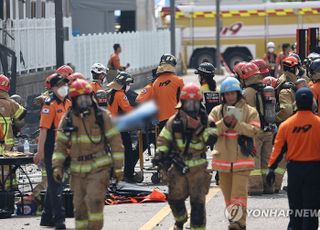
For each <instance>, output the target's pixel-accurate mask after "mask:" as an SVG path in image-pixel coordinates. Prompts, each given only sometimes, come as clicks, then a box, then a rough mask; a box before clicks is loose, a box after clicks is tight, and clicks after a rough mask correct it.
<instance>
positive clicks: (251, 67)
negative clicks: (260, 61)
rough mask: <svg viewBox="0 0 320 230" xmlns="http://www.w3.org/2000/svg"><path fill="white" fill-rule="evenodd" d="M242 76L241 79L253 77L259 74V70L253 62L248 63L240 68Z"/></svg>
mask: <svg viewBox="0 0 320 230" xmlns="http://www.w3.org/2000/svg"><path fill="white" fill-rule="evenodd" d="M241 71H242V73H243V74H242V75H241V76H240V78H241V79H248V78H250V77H252V76H254V75H257V74H261V72H260V71H259V68H258V66H257V65H256V64H254V63H253V62H248V63H246V64H245V65H243V66H242V68H241Z"/></svg>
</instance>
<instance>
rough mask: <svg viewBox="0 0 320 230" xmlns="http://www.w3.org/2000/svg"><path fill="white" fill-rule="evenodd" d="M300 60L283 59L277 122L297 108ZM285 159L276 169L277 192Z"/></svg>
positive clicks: (279, 81) (277, 96) (277, 90)
mask: <svg viewBox="0 0 320 230" xmlns="http://www.w3.org/2000/svg"><path fill="white" fill-rule="evenodd" d="M298 64H299V62H298V60H297V59H296V58H295V57H287V58H285V59H284V60H283V61H282V65H283V71H284V72H283V74H282V75H281V76H280V77H279V79H278V83H277V87H276V89H275V90H276V98H277V110H276V111H277V115H276V123H277V124H278V127H279V125H280V124H281V123H282V122H283V121H285V120H287V119H288V118H289V117H290V116H291V115H292V114H293V113H294V112H295V110H296V103H295V91H296V88H295V84H294V83H295V82H296V81H297V76H296V73H297V71H298ZM285 165H286V162H285V159H283V160H282V162H280V163H279V164H278V168H277V169H276V170H275V173H276V181H275V185H274V187H275V188H274V189H275V192H279V191H280V190H281V185H282V180H283V176H284V173H285V171H286V169H285Z"/></svg>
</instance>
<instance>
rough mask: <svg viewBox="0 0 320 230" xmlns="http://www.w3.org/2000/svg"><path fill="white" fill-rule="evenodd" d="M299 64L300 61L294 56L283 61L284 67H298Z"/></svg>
mask: <svg viewBox="0 0 320 230" xmlns="http://www.w3.org/2000/svg"><path fill="white" fill-rule="evenodd" d="M298 64H299V61H298V59H297V58H295V57H293V56H289V57H286V58H285V59H283V60H282V65H283V66H287V67H290V68H292V67H296V66H298Z"/></svg>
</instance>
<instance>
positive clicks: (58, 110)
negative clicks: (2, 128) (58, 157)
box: [34, 74, 71, 229]
mask: <svg viewBox="0 0 320 230" xmlns="http://www.w3.org/2000/svg"><path fill="white" fill-rule="evenodd" d="M67 82H68V80H67V79H66V78H64V77H62V76H60V75H59V74H53V75H50V76H49V77H48V78H47V82H46V83H47V88H48V89H49V90H50V91H51V92H52V96H50V97H49V98H48V99H47V100H46V101H45V103H44V105H43V107H42V109H41V115H40V134H39V142H38V152H37V153H36V155H35V156H34V163H35V164H39V163H40V162H41V161H42V160H44V163H45V167H46V172H47V179H48V188H47V192H46V197H45V201H44V209H43V212H42V216H41V221H40V226H48V227H55V228H56V229H65V228H66V226H65V223H64V221H65V210H64V208H63V205H62V194H61V193H62V186H61V184H59V183H57V182H56V181H55V180H54V178H53V169H52V155H53V150H54V144H55V137H56V129H57V128H58V126H59V123H60V121H61V119H62V117H63V116H64V114H65V113H66V112H67V111H68V109H69V107H70V106H71V102H70V100H69V99H68V98H67V97H68V85H67Z"/></svg>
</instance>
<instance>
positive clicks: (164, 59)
mask: <svg viewBox="0 0 320 230" xmlns="http://www.w3.org/2000/svg"><path fill="white" fill-rule="evenodd" d="M165 64H169V65H172V66H176V65H177V59H176V57H175V56H173V55H172V54H164V55H162V56H161V58H160V64H159V65H165Z"/></svg>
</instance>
